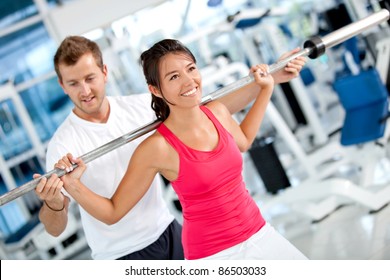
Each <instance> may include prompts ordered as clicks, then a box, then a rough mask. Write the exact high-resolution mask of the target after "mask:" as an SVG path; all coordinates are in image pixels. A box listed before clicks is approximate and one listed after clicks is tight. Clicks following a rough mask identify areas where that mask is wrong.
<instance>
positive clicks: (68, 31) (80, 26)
mask: <svg viewBox="0 0 390 280" xmlns="http://www.w3.org/2000/svg"><path fill="white" fill-rule="evenodd" d="M163 2H165V1H164V0H135V1H134V0H99V1H96V0H82V1H81V0H80V1H74V2H70V3H68V4H66V5H64V6H62V7H57V8H55V9H53V10H50V12H49V15H48V18H49V21H50V22H51V24H52V28H53V31H54V32H55V37H56V40H58V41H62V39H64V38H65V37H66V36H68V35H81V34H83V33H86V32H88V31H91V30H93V29H95V28H98V27H102V26H105V25H108V24H110V23H111V22H113V21H115V20H117V19H119V18H122V17H125V16H127V15H130V14H132V13H134V12H136V11H139V10H141V9H143V8H146V7H150V6H153V5H157V4H160V3H163ZM151 20H153V19H151Z"/></svg>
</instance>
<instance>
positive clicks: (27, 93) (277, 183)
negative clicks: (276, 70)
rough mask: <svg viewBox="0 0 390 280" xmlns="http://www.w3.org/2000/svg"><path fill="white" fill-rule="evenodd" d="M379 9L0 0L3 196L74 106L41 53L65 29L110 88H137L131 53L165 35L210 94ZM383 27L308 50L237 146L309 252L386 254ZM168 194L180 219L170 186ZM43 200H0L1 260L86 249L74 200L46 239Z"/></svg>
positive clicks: (338, 4) (239, 2) (275, 213)
mask: <svg viewBox="0 0 390 280" xmlns="http://www.w3.org/2000/svg"><path fill="white" fill-rule="evenodd" d="M389 5H390V4H389V1H388V0H381V1H369V0H344V1H332V0H327V1H319V0H318V1H317V0H289V1H287V0H286V1H284V0H268V1H265V0H223V1H222V0H219V1H218V0H215V1H213V0H209V1H206V0H201V1H200V0H199V1H191V0H186V1H183V0H181V1H179V0H170V1H161V0H143V1H124V0H110V1H108V0H100V1H93V0H2V1H0V195H3V194H5V193H7V192H8V191H9V190H12V189H14V188H17V187H18V186H20V185H22V184H24V183H26V182H28V181H30V180H32V174H33V173H41V174H43V173H45V172H46V171H45V170H44V166H45V165H44V161H45V150H46V144H47V142H48V141H49V140H50V138H51V136H52V135H53V133H54V132H55V130H56V128H57V127H58V126H59V124H61V122H62V121H63V120H64V119H65V118H66V116H67V115H68V114H69V112H70V110H71V109H72V103H71V102H70V100H69V99H68V97H67V96H66V95H65V94H64V93H63V92H62V89H61V88H60V86H59V85H58V83H57V78H56V75H55V72H54V67H53V63H52V59H53V55H54V53H55V51H56V48H57V46H58V45H59V43H60V42H61V41H62V39H64V38H65V37H66V36H68V35H83V36H86V37H88V38H90V39H92V40H94V41H96V42H97V43H98V44H99V46H100V47H101V49H102V50H103V56H104V63H105V64H107V66H108V70H109V82H108V85H107V93H108V95H130V94H139V93H144V92H147V87H146V84H145V81H144V78H143V74H142V72H141V69H140V66H139V63H138V58H139V55H140V54H141V52H142V51H144V50H145V49H147V48H149V47H150V46H151V45H152V44H153V43H155V42H156V41H158V40H160V39H163V38H176V39H179V40H181V41H182V42H183V43H184V44H186V45H187V46H188V47H189V48H190V49H191V51H192V52H193V53H194V54H195V56H196V58H197V60H198V66H199V67H200V68H201V71H202V75H203V78H204V82H203V83H204V93H205V94H209V93H212V92H213V91H214V90H216V89H218V88H220V87H223V86H226V85H228V84H230V83H231V82H234V81H236V80H237V79H239V78H242V77H244V76H246V75H248V71H249V67H250V66H251V65H253V64H257V63H268V64H272V63H274V62H276V61H277V59H278V58H279V57H280V55H281V54H283V53H284V52H286V51H289V50H292V49H294V48H295V47H298V46H299V47H302V46H303V43H304V42H305V41H306V40H307V39H308V38H310V37H311V36H314V35H318V36H324V35H326V34H329V33H330V32H332V31H335V30H337V29H339V28H341V27H343V26H345V25H347V24H350V23H352V22H355V21H357V20H359V19H361V18H364V17H366V16H368V15H370V14H372V13H375V12H377V11H379V10H381V9H390V7H389ZM389 28H390V27H389V22H384V23H382V24H380V25H378V26H375V27H373V28H372V29H370V30H369V31H367V32H364V33H362V34H359V35H358V36H355V37H354V38H351V39H349V40H347V41H345V42H343V43H342V44H340V45H338V46H335V47H334V48H331V49H328V50H327V51H326V53H325V54H324V55H322V56H320V57H319V58H317V59H314V60H309V59H308V61H307V63H306V66H305V68H304V69H303V70H302V72H301V75H300V77H298V78H297V79H294V80H293V81H291V82H289V83H286V84H282V85H278V86H277V87H276V88H275V93H274V95H273V97H272V102H271V104H270V106H269V111H268V112H267V116H266V119H265V121H264V124H263V125H262V128H261V130H260V131H259V133H258V137H257V139H256V141H255V143H254V145H253V147H252V148H251V150H250V151H249V152H247V153H245V154H243V157H244V162H245V166H244V171H243V172H244V177H245V180H246V183H247V187H248V189H249V191H250V192H251V194H252V195H253V197H254V198H255V199H256V201H257V202H258V204H259V206H260V208H261V209H262V213H263V215H264V216H265V217H266V219H267V220H268V221H269V222H271V223H272V224H273V225H274V226H275V227H276V228H277V229H278V230H279V231H280V232H281V233H282V234H283V235H284V236H285V237H286V238H288V239H289V240H290V241H291V242H292V243H294V245H295V246H297V247H298V248H299V249H300V250H301V251H302V252H303V253H304V254H305V255H306V256H308V257H309V258H311V259H390V224H389V222H390V215H389V214H390V212H389V211H390V210H389V209H388V207H386V206H387V205H388V203H389V202H390V183H389V182H390V164H389V155H390V148H389V145H388V142H389V130H388V128H387V126H386V123H387V119H388V118H387V116H388V91H389V84H390V78H389V63H390V30H389ZM357 100H358V101H359V102H357ZM356 103H359V104H356ZM381 112H382V113H383V112H384V113H383V114H382V115H381V116H378V113H379V114H381ZM235 117H236V118H237V119H240V117H241V113H238V114H237V115H236V116H235ZM366 120H370V122H369V123H368V124H367V123H366ZM165 196H166V199H167V202H168V203H169V205H170V207H171V209H172V211H173V212H174V213H175V215H176V217H177V218H178V219H179V220H181V211H180V204H179V203H178V201H177V199H176V196H175V194H174V193H173V191H172V189H171V188H170V187H169V184H167V186H166V189H165ZM40 206H41V201H39V200H38V199H37V197H36V196H35V194H34V192H30V193H28V194H26V195H24V196H23V197H20V198H18V199H16V200H14V201H12V202H9V203H7V204H5V205H3V206H1V207H0V256H1V259H89V258H90V253H89V249H88V246H87V243H86V241H85V238H84V234H83V231H82V228H81V226H80V222H79V216H78V210H77V207H73V208H72V209H71V212H72V215H71V216H70V221H69V224H68V227H67V229H66V231H65V232H64V233H63V234H62V235H61V236H60V237H58V238H54V237H51V236H49V235H48V234H46V233H45V232H44V230H43V227H42V225H41V224H40V223H39V220H38V218H37V212H38V211H39V209H40Z"/></svg>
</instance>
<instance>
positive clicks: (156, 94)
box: [148, 85, 162, 98]
mask: <svg viewBox="0 0 390 280" xmlns="http://www.w3.org/2000/svg"><path fill="white" fill-rule="evenodd" d="M148 88H149V91H150V92H151V93H152V94H153V95H154V96H157V97H159V98H162V95H161V93H160V91H159V90H158V89H157V88H156V87H155V86H152V85H148Z"/></svg>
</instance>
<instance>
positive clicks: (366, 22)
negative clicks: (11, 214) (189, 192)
mask: <svg viewBox="0 0 390 280" xmlns="http://www.w3.org/2000/svg"><path fill="white" fill-rule="evenodd" d="M388 19H389V11H388V10H386V9H382V10H380V11H378V12H376V13H373V14H371V15H369V16H367V17H365V18H362V19H360V20H358V21H356V22H353V23H351V24H348V25H346V26H344V27H342V28H340V29H338V30H335V31H333V32H331V33H329V34H327V35H326V36H323V37H322V38H321V37H319V36H314V37H311V38H310V39H308V40H307V41H305V42H304V44H303V48H302V50H301V51H299V52H297V53H295V54H293V55H291V56H289V57H287V58H285V59H282V60H279V61H278V62H276V63H274V64H271V65H270V66H269V71H268V72H269V74H272V73H275V72H277V71H279V70H281V69H283V68H284V67H285V66H286V65H287V64H288V63H289V62H290V61H292V60H294V59H295V58H297V57H301V56H307V57H309V58H311V59H315V58H317V57H319V56H321V55H322V54H324V53H325V50H326V49H327V48H331V47H333V46H335V45H337V44H339V43H341V42H344V41H346V40H348V39H350V38H352V37H354V36H356V35H357V34H360V33H362V32H364V31H366V30H368V29H369V28H371V27H373V26H375V25H378V24H380V23H382V22H384V21H387V20H388ZM252 82H254V78H253V76H252V75H248V76H246V77H244V78H241V79H239V80H237V81H235V82H233V83H231V84H229V85H227V86H225V87H223V88H220V89H218V90H216V91H214V92H213V93H211V94H209V95H207V96H205V97H203V98H202V101H201V104H206V103H208V102H210V101H213V100H216V99H218V98H221V97H223V96H225V95H228V94H230V93H232V92H234V91H236V90H238V89H240V88H242V87H244V86H246V85H249V84H251V83H252ZM160 124H161V121H159V120H156V121H153V122H151V123H148V124H146V125H144V126H142V127H140V128H138V129H136V130H133V131H131V132H129V133H126V134H124V135H122V136H120V137H118V138H116V139H114V140H112V141H110V142H108V143H106V144H104V145H102V146H100V147H98V148H96V149H94V150H92V151H90V152H88V153H86V154H84V155H82V156H81V159H82V160H83V161H84V162H85V163H88V162H91V161H93V160H94V159H96V158H98V157H100V156H102V155H104V154H106V153H108V152H111V151H113V150H115V149H117V148H119V147H121V146H123V145H124V144H126V143H129V142H130V141H133V140H134V139H137V138H138V137H141V136H142V135H145V134H146V133H149V132H151V131H153V130H155V129H156V128H157V127H158V126H159V125H160ZM73 167H74V168H76V167H77V165H74V166H73ZM53 174H57V175H58V177H61V176H63V175H65V174H66V171H65V170H62V169H57V168H55V169H53V170H51V171H49V172H48V173H46V174H44V175H42V176H40V177H39V178H36V179H34V180H31V181H29V182H27V183H25V184H23V185H21V186H20V187H17V188H15V189H12V190H10V191H9V192H7V193H5V194H3V195H1V196H0V206H2V205H4V204H6V203H8V202H10V201H12V200H14V199H16V198H18V197H20V196H22V195H24V194H26V193H27V192H30V191H31V190H33V189H35V187H36V186H37V185H38V183H39V181H40V180H41V179H42V178H43V177H46V178H49V177H50V176H51V175H53Z"/></svg>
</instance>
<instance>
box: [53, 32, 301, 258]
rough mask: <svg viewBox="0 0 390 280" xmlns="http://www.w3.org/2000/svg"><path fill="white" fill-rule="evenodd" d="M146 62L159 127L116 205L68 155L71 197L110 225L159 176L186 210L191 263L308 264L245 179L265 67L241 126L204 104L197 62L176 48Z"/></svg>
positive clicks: (155, 52)
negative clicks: (84, 178) (86, 181)
mask: <svg viewBox="0 0 390 280" xmlns="http://www.w3.org/2000/svg"><path fill="white" fill-rule="evenodd" d="M141 63H142V67H143V71H144V75H145V78H146V81H147V84H148V88H149V90H150V92H151V93H152V108H153V110H154V111H155V113H156V116H157V118H158V119H160V120H161V121H162V124H161V125H160V127H159V128H158V129H157V130H156V131H155V132H154V133H153V134H152V135H150V136H149V137H148V138H146V139H145V140H144V141H143V142H142V143H141V144H140V145H139V146H138V148H137V149H136V151H135V152H134V154H133V156H132V158H131V160H130V163H129V166H128V169H127V171H126V174H125V175H124V177H123V179H122V181H121V183H120V185H119V187H118V189H117V191H116V192H115V193H114V194H113V196H112V198H111V199H109V198H105V197H101V196H99V195H97V194H95V193H93V192H92V191H90V190H89V189H88V188H87V187H86V186H84V185H83V184H82V183H81V181H80V177H81V175H82V173H83V172H84V170H85V168H86V166H85V164H84V163H83V162H82V161H81V160H80V159H73V158H72V155H70V154H68V156H67V157H64V158H63V159H62V160H60V161H59V162H58V163H57V164H56V167H57V168H62V169H66V170H67V171H71V170H70V166H71V164H72V162H73V163H76V164H78V166H79V167H78V168H76V169H75V170H74V171H72V172H71V173H70V174H68V175H65V176H63V177H62V178H61V180H62V181H63V182H64V187H65V189H66V190H67V191H68V193H69V194H70V195H71V196H72V197H73V198H74V199H75V200H76V201H77V202H78V203H79V204H80V205H81V206H82V207H83V208H84V209H85V210H86V211H87V212H89V213H90V214H91V215H92V216H94V217H95V218H97V219H98V220H101V221H102V222H104V223H107V224H113V223H116V222H117V221H119V220H120V219H121V218H122V217H123V216H124V215H125V214H126V213H127V212H128V211H130V210H131V209H132V207H134V206H135V205H136V203H137V202H138V200H140V199H141V198H142V196H143V195H144V194H145V193H146V191H147V190H148V188H149V186H150V183H151V182H152V180H153V178H154V177H155V175H156V174H157V173H160V174H161V175H162V176H164V177H165V178H166V179H168V180H169V181H170V182H171V183H172V186H173V188H174V189H175V191H176V193H177V194H178V197H179V200H180V202H181V205H182V208H183V220H184V222H183V233H182V235H183V247H184V255H185V258H186V259H202V258H208V259H210V258H231V259H245V258H248V259H256V258H257V259H305V257H304V256H303V255H302V254H301V253H300V252H299V251H298V250H297V249H296V248H294V247H293V246H292V245H291V244H290V243H289V242H288V241H287V240H285V239H284V238H283V237H281V236H280V235H279V234H278V233H276V232H275V231H274V230H273V228H272V227H270V226H269V225H268V224H267V223H266V222H265V220H264V219H263V217H262V216H261V213H260V211H259V208H258V207H257V205H256V203H255V201H254V200H253V199H252V198H251V196H250V195H249V193H248V191H247V190H246V188H245V184H244V182H243V179H242V176H241V172H242V156H241V154H240V152H244V151H246V150H248V148H249V147H250V146H251V144H252V142H253V140H254V138H255V136H256V134H257V131H258V129H259V127H260V124H261V122H262V119H263V117H264V113H265V110H266V106H267V104H268V102H269V100H270V97H271V95H272V90H273V79H272V77H271V75H267V66H266V65H257V66H254V67H252V68H251V73H252V74H253V76H254V78H255V81H256V83H257V84H258V85H259V87H260V89H259V90H260V93H259V95H258V97H257V99H256V100H255V101H254V103H253V105H252V107H251V108H250V110H249V111H248V113H247V115H246V116H245V118H244V119H243V121H242V122H241V124H237V123H236V122H235V121H234V119H233V118H232V117H231V115H230V113H229V111H228V110H227V109H226V107H225V106H223V105H222V104H220V103H219V102H218V101H212V102H210V103H208V104H206V105H205V106H200V105H199V104H200V101H201V97H202V83H201V81H202V79H201V76H200V73H199V71H198V69H197V67H196V60H195V57H194V56H193V54H192V53H191V52H190V50H188V49H187V48H186V47H185V46H183V45H182V44H181V43H180V42H179V41H177V40H170V39H167V40H162V41H160V42H158V43H156V44H155V45H154V46H153V47H151V48H150V49H149V50H147V51H145V52H144V53H142V55H141ZM135 207H136V206H135ZM151 222H153V221H151Z"/></svg>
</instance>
